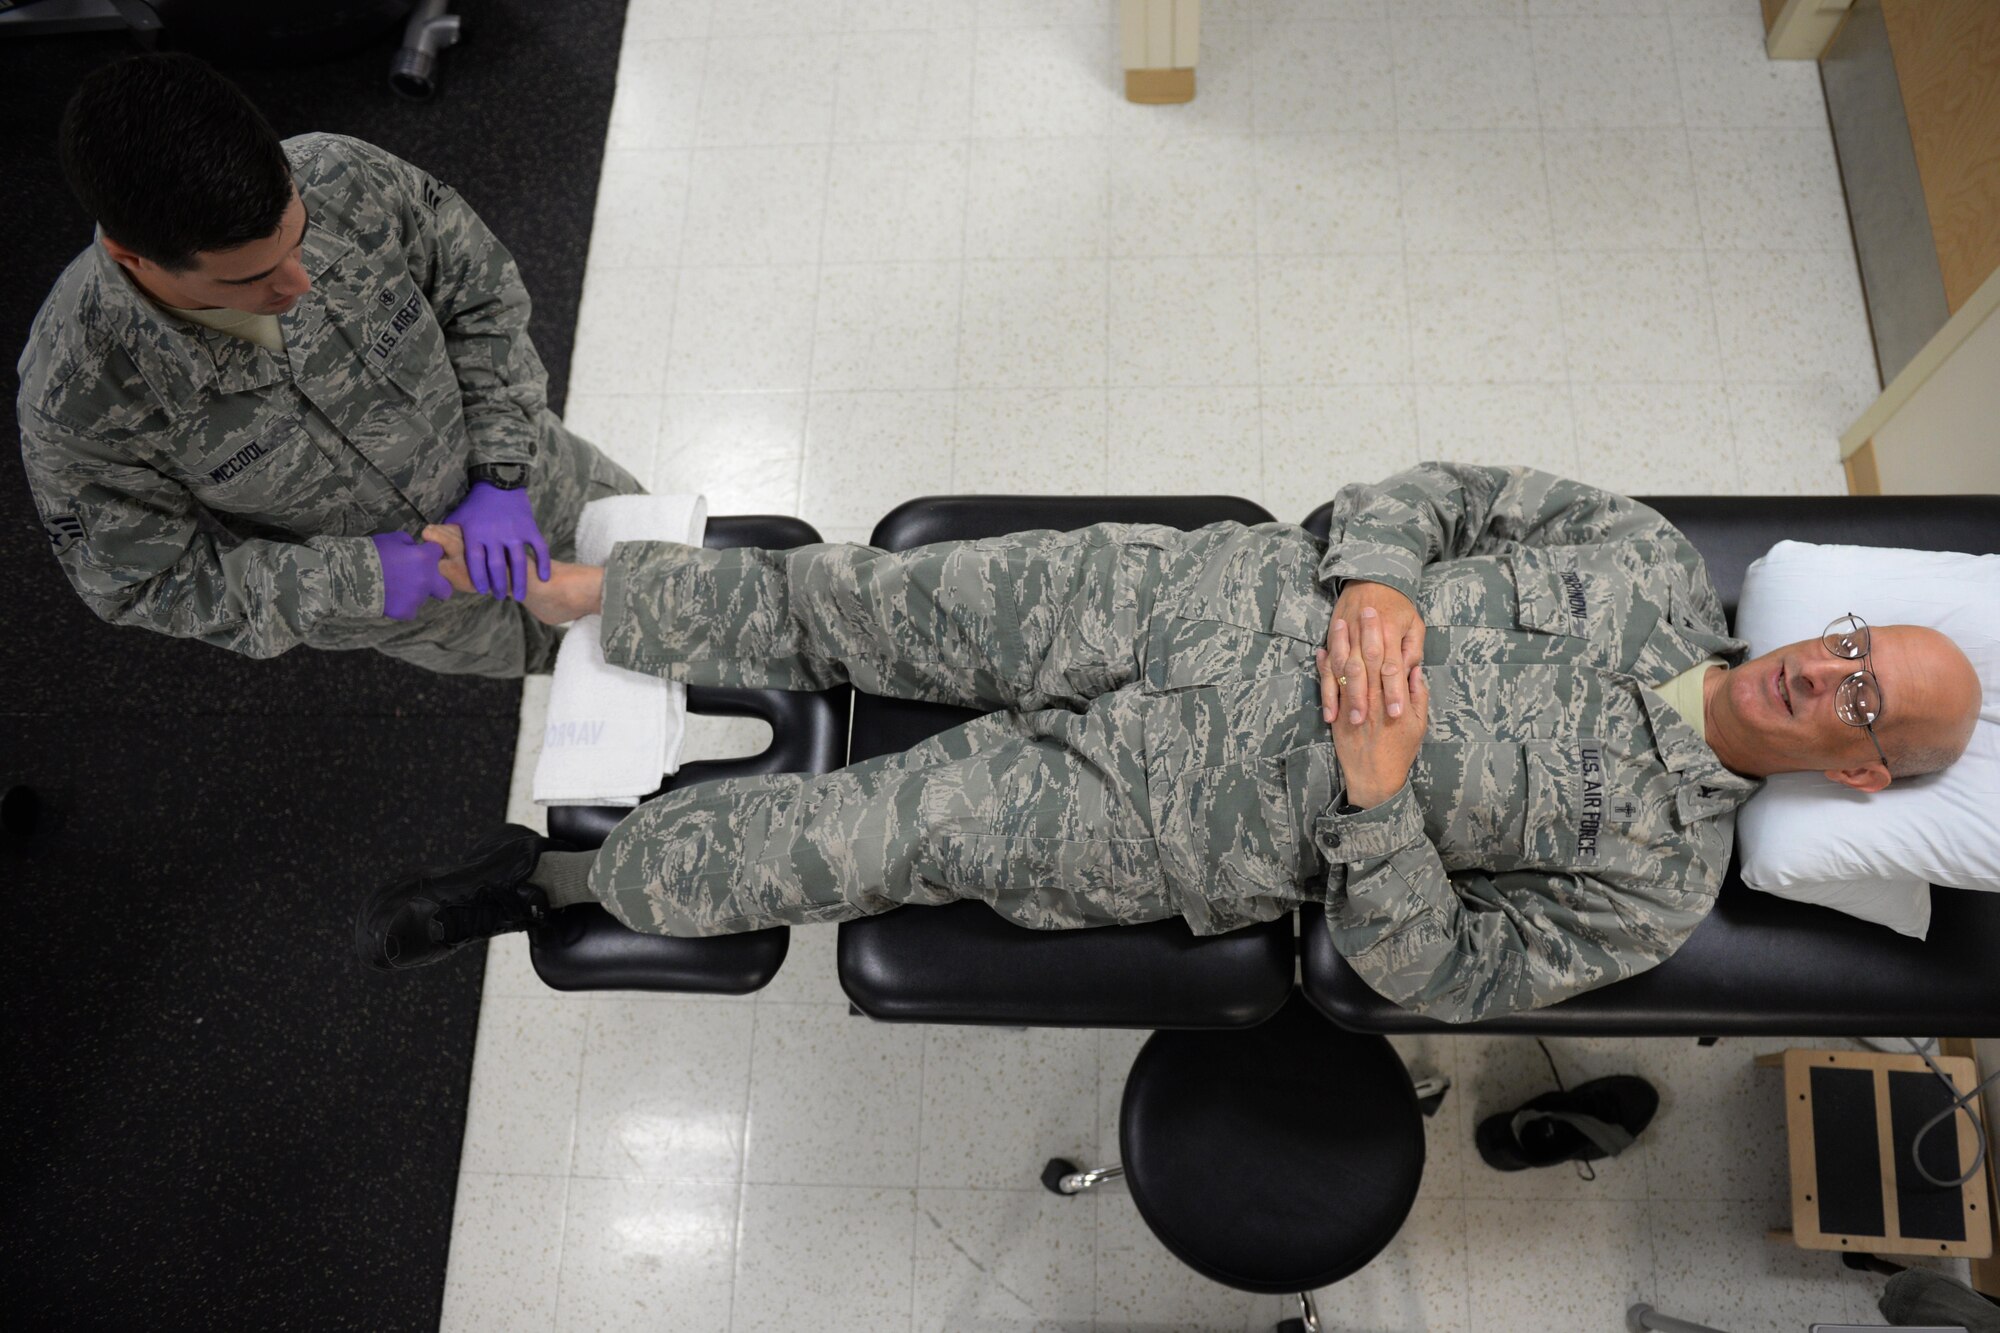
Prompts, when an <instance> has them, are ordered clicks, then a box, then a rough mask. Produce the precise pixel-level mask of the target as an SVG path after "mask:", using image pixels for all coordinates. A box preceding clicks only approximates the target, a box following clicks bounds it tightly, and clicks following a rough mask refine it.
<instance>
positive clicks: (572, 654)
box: [535, 495, 708, 805]
mask: <svg viewBox="0 0 2000 1333" xmlns="http://www.w3.org/2000/svg"><path fill="white" fill-rule="evenodd" d="M707 529H708V501H707V500H706V499H705V498H703V497H702V496H699V495H614V496H610V497H608V498H606V499H603V500H592V501H591V502H590V503H589V504H587V505H585V506H584V507H583V516H582V518H581V519H579V520H578V522H577V526H576V557H577V559H578V560H579V561H581V562H582V563H584V564H586V565H601V564H603V563H604V562H605V561H606V560H609V559H610V558H611V548H612V547H613V546H614V545H616V544H617V543H619V542H631V541H672V542H684V543H686V544H687V545H690V546H699V545H701V539H702V536H703V534H704V533H705V532H706V531H707ZM603 620H604V617H602V616H585V617H583V618H582V619H581V620H578V621H577V622H576V623H575V624H573V625H571V626H570V627H569V633H568V634H566V635H564V636H563V643H562V651H561V652H559V653H557V654H556V672H555V682H554V684H553V685H552V686H551V688H550V690H549V716H548V726H547V728H546V729H545V730H544V731H543V733H542V757H541V759H540V761H538V762H537V763H536V765H535V802H536V804H538V805H637V804H639V801H640V800H641V798H643V797H644V796H646V795H647V794H648V793H649V792H651V791H652V790H653V789H654V788H656V787H658V786H659V785H660V778H661V776H662V775H663V774H668V773H672V772H674V771H676V770H677V769H679V768H680V760H681V739H682V737H683V736H684V735H685V734H686V732H687V687H686V686H685V685H682V684H679V683H678V682H675V681H668V680H662V679H661V678H660V677H658V676H652V675H647V674H645V673H643V672H639V671H627V670H626V669H625V668H624V667H615V666H612V665H611V664H610V663H608V662H606V661H605V660H604V646H603V644H602V643H600V642H599V641H598V632H599V630H600V628H601V627H602V624H603Z"/></svg>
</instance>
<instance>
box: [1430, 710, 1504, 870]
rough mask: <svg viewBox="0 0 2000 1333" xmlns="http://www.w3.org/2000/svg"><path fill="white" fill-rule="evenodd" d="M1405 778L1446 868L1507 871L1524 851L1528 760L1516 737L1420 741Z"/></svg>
mask: <svg viewBox="0 0 2000 1333" xmlns="http://www.w3.org/2000/svg"><path fill="white" fill-rule="evenodd" d="M1410 780H1411V783H1412V784H1413V786H1415V787H1416V789H1417V790H1416V795H1417V798H1418V800H1419V802H1420V803H1421V805H1422V807H1423V814H1424V836H1425V838H1427V839H1428V840H1429V841H1430V843H1431V845H1432V846H1433V847H1435V848H1437V852H1438V857H1439V859H1440V860H1441V861H1443V863H1444V867H1445V869H1447V870H1469V869H1482V870H1505V869H1512V868H1513V867H1514V863H1516V862H1517V861H1518V860H1519V859H1520V857H1521V856H1522V853H1523V849H1524V846H1525V844H1524V841H1523V829H1524V827H1525V825H1524V819H1523V817H1524V815H1525V814H1526V813H1527V804H1528V802H1527V790H1528V777H1527V761H1526V757H1525V754H1524V751H1523V747H1522V745H1521V743H1520V742H1518V741H1444V742H1428V741H1427V742H1425V744H1424V746H1423V750H1422V752H1421V754H1420V755H1419V758H1418V761H1417V765H1416V767H1415V768H1414V769H1413V770H1412V772H1411V775H1410Z"/></svg>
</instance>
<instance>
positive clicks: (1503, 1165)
mask: <svg viewBox="0 0 2000 1333" xmlns="http://www.w3.org/2000/svg"><path fill="white" fill-rule="evenodd" d="M1659 1109H1660V1094H1659V1093H1658V1092H1656V1091H1654V1089H1653V1085H1652V1084H1650V1083H1648V1082H1647V1081H1646V1080H1645V1079H1643V1078H1639V1077H1637V1076H1636V1075H1633V1074H1613V1075H1611V1076H1610V1077H1608V1078H1594V1079H1591V1080H1590V1081H1589V1082H1588V1083H1579V1084H1577V1085H1576V1086H1575V1087H1573V1088H1571V1089H1570V1090H1569V1091H1567V1092H1545V1093H1543V1094H1542V1095H1541V1096H1539V1097H1535V1098H1532V1099H1530V1100H1529V1101H1528V1102H1526V1103H1525V1104H1523V1105H1522V1106H1520V1107H1519V1108H1517V1109H1515V1110H1512V1111H1503V1112H1501V1113H1500V1114H1499V1115H1489V1116H1487V1117H1486V1118H1485V1119H1484V1120H1482V1121H1480V1122H1479V1129H1478V1131H1477V1132H1476V1133H1474V1135H1473V1141H1474V1143H1476V1144H1477V1145H1478V1147H1479V1155H1480V1157H1482V1158H1484V1159H1485V1161H1486V1165H1488V1166H1490V1167H1492V1168H1493V1169H1494V1170H1496V1171H1525V1170H1527V1169H1528V1168H1529V1167H1534V1166H1554V1165H1556V1164H1557V1163H1558V1162H1595V1161H1598V1160H1600V1159H1602V1158H1605V1157H1615V1156H1617V1155H1618V1154H1619V1153H1621V1152H1623V1151H1625V1149H1627V1148H1629V1147H1631V1146H1632V1140H1634V1139H1635V1138H1637V1137H1638V1136H1639V1132H1640V1131H1641V1130H1643V1129H1645V1128H1646V1126H1647V1125H1649V1124H1651V1123H1652V1120H1653V1113H1654V1112H1655V1111H1657V1110H1659Z"/></svg>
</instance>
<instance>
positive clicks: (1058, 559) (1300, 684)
mask: <svg viewBox="0 0 2000 1333" xmlns="http://www.w3.org/2000/svg"><path fill="white" fill-rule="evenodd" d="M430 535H431V536H432V537H433V538H434V539H438V540H441V541H442V542H444V543H446V544H447V545H448V547H449V544H450V543H451V542H452V540H453V537H452V534H451V533H450V532H449V530H447V529H432V530H431V533H430ZM446 567H447V571H448V572H449V573H452V574H453V575H454V576H457V575H456V571H455V569H454V568H453V566H452V561H451V560H450V559H449V557H448V558H447V562H446ZM1827 599H1828V601H1827V617H1828V620H1829V621H1830V622H1831V623H1830V624H1829V625H1828V627H1827V630H1826V632H1825V633H1824V634H1823V635H1822V636H1820V637H1818V638H1813V639H1807V640H1804V641H1802V642H1799V643H1794V644H1791V645H1789V646H1787V647H1784V648H1780V649H1777V650H1776V651H1774V652H1770V653H1767V654H1765V655H1764V656H1762V657H1759V658H1757V659H1755V660H1751V661H1746V660H1745V657H1746V651H1747V650H1746V648H1745V645H1744V644H1743V643H1741V642H1740V641H1738V640H1735V639H1732V638H1730V637H1729V634H1728V627H1727V625H1726V624H1725V623H1724V619H1723V613H1722V604H1721V601H1720V599H1719V598H1718V597H1717V596H1716V593H1715V589H1714V586H1713V585H1712V584H1711V583H1710V582H1709V578H1708V575H1707V572H1706V570H1705V568H1704V567H1703V565H1702V561H1701V557H1700V556H1699V555H1697V554H1696V552H1695V550H1694V548H1693V547H1692V546H1691V545H1689V543H1688V541H1687V539H1686V538H1684V537H1683V536H1682V535H1681V534H1680V533H1679V532H1677V531H1676V530H1675V529H1674V528H1673V527H1672V526H1670V525H1669V524H1668V523H1667V522H1666V521H1665V520H1664V519H1662V518H1661V517H1660V516H1659V515H1658V514H1656V513H1654V512H1653V511H1652V510H1651V509H1648V508H1647V507H1646V506H1644V505H1642V504H1639V503H1637V502H1636V501H1633V500H1628V499H1625V498H1623V497H1622V496H1617V495H1612V494H1609V493H1607V492H1604V491H1600V490H1595V489H1592V488H1591V487H1588V486H1583V485H1579V484H1577V483H1575V482H1570V481H1564V480H1562V479H1560V478H1557V477H1552V476H1549V475H1547V474H1546V473H1541V472H1534V471H1530V470H1527V469H1522V468H1488V467H1458V466H1450V465H1442V464H1427V465H1424V466H1422V467H1417V468H1413V469H1411V470H1410V471H1407V472H1404V473H1401V474H1400V475H1398V476H1395V477H1392V478H1390V479H1389V480H1388V481H1386V482H1384V483H1383V484H1381V485H1379V486H1350V487H1347V488H1346V489H1345V490H1343V491H1342V492H1341V493H1340V496H1339V498H1338V500H1337V502H1336V505H1335V507H1334V514H1333V523H1332V530H1331V540H1330V541H1329V542H1328V543H1326V544H1324V545H1322V544H1321V543H1320V542H1319V541H1317V540H1316V539H1314V538H1313V537H1312V536H1311V535H1310V534H1308V533H1307V532H1305V531H1304V530H1303V529H1301V528H1298V527H1296V526H1293V525H1290V524H1282V523H1271V524H1264V525H1262V526H1259V527H1254V528H1246V527H1243V526H1241V525H1238V524H1233V523H1218V524H1215V525H1213V526H1211V527H1207V528H1203V529H1201V530H1199V531H1196V532H1178V531H1175V530H1172V529H1169V528H1163V527H1147V526H1114V525H1103V526H1099V527H1093V528H1087V529H1084V530H1083V531H1081V532H1072V533H1056V532H1028V533H1019V534H1016V535H1014V536H1011V537H1003V538H998V539H995V540H989V541H975V542H947V543H942V544H939V545H936V546H927V547H921V548H918V549H915V550H910V551H902V552H887V551H878V550H875V549H872V548H870V547H865V546H848V545H822V546H807V547H802V548H799V549H797V550H792V551H764V550H755V549H740V550H722V551H708V550H698V549H694V548H691V547H687V546H679V545H671V544H665V543H630V544H625V545H621V546H618V547H617V548H615V549H614V550H613V552H612V555H611V560H610V563H609V564H608V565H606V566H604V567H602V568H596V567H586V566H577V565H567V566H565V565H558V566H557V567H556V568H555V571H554V576H553V578H552V579H551V580H550V581H549V582H548V583H546V584H532V585H531V588H530V593H529V600H528V605H529V609H530V610H531V611H533V612H534V613H535V614H537V615H539V616H542V617H544V618H546V619H549V620H552V621H566V620H570V619H573V618H575V617H577V616H579V615H585V614H591V613H597V612H600V611H601V612H602V614H603V645H604V654H605V657H606V658H607V659H608V660H609V661H611V662H613V663H615V664H617V665H619V666H624V667H628V668H631V669H633V670H637V671H646V672H653V673H656V674H659V675H662V676H666V677H669V678H671V679H675V680H681V681H686V682H688V683H690V684H698V685H712V686H744V687H776V688H780V689H813V690H817V689H824V688H827V687H830V686H833V685H837V684H840V683H843V682H852V683H853V684H854V685H855V686H856V687H857V688H859V689H862V690H866V691H870V692H872V693H876V694H884V695H894V696H899V697H904V698H915V699H932V700H938V701H941V702H946V703H953V704H959V705H963V706H968V707H974V708H982V709H989V710H994V711H990V712H988V713H987V714H986V716H984V717H981V718H979V719H977V720H976V721H973V722H969V723H967V724H966V725H964V726H961V727H957V728H955V729H953V730H950V731H947V732H944V733H942V734H940V735H937V736H934V737H931V738H930V739H928V740H926V741H924V742H922V743H921V744H919V745H917V746H915V747H914V748H912V749H910V750H908V751H905V752H904V753H901V754H895V755H886V756H883V757H881V758H877V759H871V760H868V761H866V762H863V763H859V764H854V765H852V766H850V767H848V768H844V769H841V770H839V771H838V772H834V773H830V774H827V775H826V776H824V777H806V776H798V775H775V776H767V777H750V778H735V779H730V780H726V781H720V782H708V783H700V784H696V785H693V786H690V787H685V788H681V789H678V790H675V791H672V792H668V793H667V794H666V795H663V796H661V797H659V798H657V799H655V800H653V801H650V802H648V803H646V804H645V805H642V806H640V807H639V808H638V809H636V810H634V811H633V812H632V813H631V815H629V816H628V817H627V818H626V819H625V820H624V822H623V823H621V824H620V825H619V826H618V827H617V828H616V829H615V830H613V832H612V834H611V836H610V838H609V839H608V840H606V842H605V844H604V846H603V847H602V848H601V849H600V850H598V851H596V852H594V853H592V852H586V851H578V850H574V849H566V848H563V847H561V846H559V845H555V844H552V843H550V842H549V841H548V840H546V839H544V838H541V837H539V836H537V835H535V834H534V833H532V832H530V831H528V830H526V829H520V828H509V829H507V830H505V831H504V832H502V833H500V834H499V835H497V836H496V837H494V838H492V839H490V840H488V841H487V842H486V843H484V844H482V845H481V846H480V847H478V848H476V849H475V850H474V851H473V852H471V853H470V854H469V855H468V856H467V857H466V858H465V859H464V861H463V862H461V863H460V864H458V865H457V866H455V867H452V868H450V869H448V870H442V871H436V872H433V873H431V874H429V875H426V876H424V877H422V878H417V879H412V880H409V881H407V882H405V883H400V884H395V885H391V886H389V887H387V888H385V889H383V890H381V891H379V892H378V893H376V894H375V895H374V896H373V897H371V898H370V899H369V901H368V902H367V903H365V904H364V905H363V906H362V909H361V912H360V914H359V918H358V920H357V930H356V944H357V947H358V949H359V950H360V953H361V955H362V957H363V958H364V959H365V960H366V961H367V962H369V963H372V964H374V965H375V966H377V967H382V968H391V969H394V968H406V967H414V966H418V965H421V964H424V963H428V962H432V961H435V960H436V959H438V958H441V957H443V956H444V955H446V954H447V953H449V952H450V951H451V950H453V949H455V948H457V947H458V946H460V945H462V944H465V943H467V942H469V941H471V940H475V939H483V938H486V937H488V936H491V935H494V934H497V933H499V932H502V931H507V930H517V929H524V928H527V927H530V926H532V925H534V924H535V923H537V922H539V921H541V920H543V919H544V917H545V916H546V914H547V913H549V912H552V911H557V910H560V909H561V908H563V907H565V906H568V905H571V904H576V903H592V902H595V903H602V904H604V906H606V907H607V908H609V909H610V910H611V912H612V913H613V914H614V915H615V916H617V917H618V919H619V920H621V921H623V922H624V923H625V924H626V925H627V926H630V927H631V928H632V929H634V930H639V931H649V932H654V933H658V934H666V935H715V934H723V933H728V932H731V931H743V930H755V929H759V928H761V927H766V926H775V925H798V924H802V923H806V922H816V921H845V920H850V919H853V918H855V917H859V916H864V915H868V914H870V913H875V912H883V911H887V910H889V909H890V908H893V907H897V906H901V905H904V904H934V903H943V902H949V901H951V900H953V899H956V898H977V899H981V900H983V901H985V902H986V903H988V904H989V905H991V906H992V907H993V909H994V910H995V911H998V912H1000V913H1001V914H1003V915H1004V916H1006V917H1008V918H1010V919H1012V920H1014V921H1017V922H1019V923H1020V924H1022V925H1025V926H1033V927H1038V928H1068V927H1078V926H1102V925H1117V924H1126V923H1134V922H1143V921H1154V920H1158V919H1161V918H1164V917H1172V916H1179V917H1182V918H1184V919H1185V920H1186V921H1187V922H1188V924H1189V925H1190V926H1191V927H1192V928H1193V929H1194V930H1195V931H1196V932H1198V933H1204V934H1206V933H1212V932H1219V931H1226V930H1231V929H1234V928H1236V927H1239V926H1243V925H1247V924H1249V923H1251V922H1257V921H1266V920H1270V919H1272V918H1274V917H1276V916H1277V915H1279V914H1281V913H1283V912H1287V911H1290V910H1291V909H1292V908H1293V907H1295V906H1297V905H1298V904H1299V903H1301V902H1303V901H1323V902H1324V903H1325V904H1326V910H1327V923H1328V926H1329V928H1330V929H1331V930H1332V932H1333V939H1334V943H1335V945H1336V947H1337V948H1338V949H1339V950H1340V952H1341V954H1342V955H1343V956H1344V957H1345V958H1346V959H1347V960H1348V961H1349V962H1350V963H1351V964H1352V965H1353V966H1354V968H1355V970H1356V971H1358V972H1359V973H1360V974H1361V975H1362V976H1363V977H1364V978H1365V979H1366V980H1367V981H1368V982H1369V984H1370V985H1372V986H1374V987H1375V989H1377V990H1378V991H1380V992H1381V993H1382V994H1383V995H1385V996H1387V997H1388V998H1390V999H1392V1000H1394V1001H1396V1002H1397V1003H1398V1004H1401V1005H1404V1006H1405V1007H1407V1008H1410V1009H1413V1010H1416V1011H1419V1012H1421V1013H1425V1014H1428V1015H1431V1016H1433V1017H1436V1018H1441V1019H1445V1020H1449V1021H1469V1020H1473V1019H1479V1018H1485V1017H1489V1016H1492V1015H1496V1014H1503V1013H1508V1012H1512V1011H1516V1010H1521V1009H1528V1008H1534V1007H1537V1006H1540V1005H1546V1004H1550V1003H1552V1002H1554V1001H1556V1000H1560V999H1562V998H1564V997H1565V996H1569V995H1574V994H1577V993H1578V992H1580V991H1586V990H1590V989H1592V988H1594V987H1597V986H1602V985H1605V984H1606V983H1608V982H1612V981H1617V980H1619V979H1621V978H1624V977H1629V976H1632V975H1633V974H1635V973H1638V972H1643V971H1645V970H1646V969H1647V968H1650V967H1653V966H1654V965H1656V964H1658V963H1659V962H1660V961H1661V960H1663V959H1665V958H1666V957H1668V956H1669V955H1670V954H1672V953H1673V951H1674V950H1675V949H1676V948H1677V947H1678V946H1679V945H1680V943H1681V941H1683V940H1684V939H1686V938H1687V936H1688V934H1689V932H1690V931H1692V930H1693V929H1694V927H1695V926H1696V925H1697V924H1698V923H1699V922H1700V921H1701V919H1702V917H1703V916H1704V915H1705V914H1706V913H1707V912H1708V910H1709V908H1710V906H1711V905H1712V904H1713V903H1714V901H1715V895H1716V892H1717V890H1718V888H1719V887H1720V885H1721V882H1722V878H1723V874H1724V871H1725V870H1726V868H1727V866H1728V863H1729V848H1730V838H1731V835H1732V832H1733V829H1734V817H1735V810H1736V807H1737V806H1739V805H1741V804H1742V803H1743V801H1744V800H1745V799H1746V798H1748V797H1749V796H1750V795H1751V794H1752V793H1753V792H1755V791H1756V790H1757V788H1758V785H1759V779H1760V778H1763V777H1765V776H1767V775H1769V774H1773V773H1782V772H1793V771H1812V770H1818V771H1823V772H1824V773H1825V774H1826V776H1827V778H1828V779H1830V780H1831V781H1834V782H1838V783H1841V784H1843V785H1845V786H1848V787H1852V788H1855V789H1858V790H1861V791H1878V790H1880V789H1881V788H1883V787H1885V786H1887V785H1888V784H1889V782H1890V781H1891V779H1892V778H1896V777H1906V776H1910V775H1914V774H1919V773H1924V772H1929V771H1931V770H1933V769H1936V768H1940V767H1942V766H1944V765H1946V764H1948V763H1950V762H1951V761H1952V760H1953V759H1955V758H1956V757H1957V756H1958V755H1959V753H1960V752H1961V751H1962V750H1963V749H1964V747H1965V744H1966V741H1967V739H1968V738H1969V736H1970V735H1971V732H1972V727H1973V723H1974V720H1975V718H1976V716H1977V709H1978V705H1979V681H1978V678H1977V677H1976V675H1975V674H1974V672H1973V669H1972V665H1971V663H1970V662H1968V661H1967V660H1966V658H1965V655H1964V654H1963V653H1962V652H1960V651H1959V649H1958V648H1957V646H1956V645H1954V644H1953V643H1952V642H1951V641H1950V640H1949V639H1947V638H1945V637H1944V636H1943V635H1941V634H1938V633H1936V632H1935V631H1932V630H1928V629H1923V628H1919V627H1915V626H1906V625H1896V626H1882V627H1870V626H1868V625H1866V624H1864V623H1862V622H1861V621H1859V620H1858V619H1856V618H1853V617H1850V616H1847V615H1845V614H1844V613H1843V612H1844V608H1843V607H1842V606H1841V605H1840V590H1839V589H1838V588H1828V589H1827Z"/></svg>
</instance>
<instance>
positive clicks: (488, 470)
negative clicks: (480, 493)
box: [472, 463, 528, 491]
mask: <svg viewBox="0 0 2000 1333" xmlns="http://www.w3.org/2000/svg"><path fill="white" fill-rule="evenodd" d="M472 477H473V480H475V481H483V482H486V483H487V484H488V485H491V486H498V487H499V488H500V489H501V490H503V491H518V490H520V489H521V488H522V487H523V486H526V485H527V484H528V469H527V468H525V467H523V466H522V465H521V464H519V463H488V464H485V465H483V466H480V467H476V468H474V469H473V470H472Z"/></svg>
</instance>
